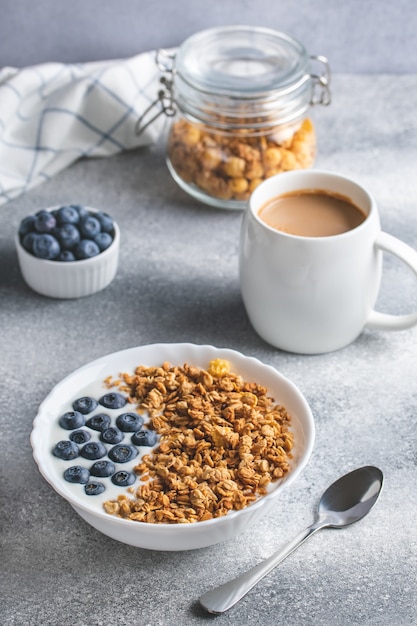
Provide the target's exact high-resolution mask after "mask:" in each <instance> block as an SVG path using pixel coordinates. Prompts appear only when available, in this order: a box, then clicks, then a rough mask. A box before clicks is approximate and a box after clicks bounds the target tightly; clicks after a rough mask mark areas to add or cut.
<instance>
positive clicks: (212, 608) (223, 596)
mask: <svg viewBox="0 0 417 626" xmlns="http://www.w3.org/2000/svg"><path fill="white" fill-rule="evenodd" d="M324 526H325V524H321V523H318V524H313V525H312V526H310V527H309V528H306V529H305V530H303V531H302V532H301V533H299V534H298V535H297V537H296V538H295V539H293V541H291V542H290V543H289V544H287V545H286V546H285V547H284V548H283V549H282V550H278V551H277V552H275V553H274V554H272V555H271V556H270V557H268V558H267V559H265V561H262V562H261V563H259V564H258V565H255V567H252V568H251V569H250V570H249V571H247V572H245V573H244V574H241V575H240V576H238V577H237V578H234V579H233V580H230V581H229V582H227V583H225V584H223V585H220V586H219V587H216V588H215V589H212V590H211V591H207V593H205V594H203V595H202V596H201V598H200V599H199V601H200V604H201V606H202V607H203V608H205V609H206V611H208V612H209V613H216V614H218V613H224V612H225V611H227V610H228V609H230V608H231V607H232V606H234V605H235V604H236V603H237V602H239V600H241V599H242V598H243V596H245V595H246V594H247V593H248V591H250V590H251V589H252V588H253V587H254V586H255V585H256V584H257V583H258V582H259V581H260V580H262V578H263V577H264V576H266V575H267V574H269V572H270V571H271V570H272V569H274V567H276V566H277V565H278V564H279V563H281V561H283V560H284V559H285V558H287V556H289V555H290V554H291V552H294V550H296V548H298V547H299V546H300V545H301V544H302V543H304V541H306V540H307V539H308V538H309V537H311V536H312V535H313V534H314V533H315V532H316V531H317V530H319V529H320V528H323V527H324Z"/></svg>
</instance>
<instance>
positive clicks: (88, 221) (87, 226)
mask: <svg viewBox="0 0 417 626" xmlns="http://www.w3.org/2000/svg"><path fill="white" fill-rule="evenodd" d="M100 231H101V225H100V222H99V221H98V219H97V218H96V217H93V216H92V215H89V216H88V217H85V218H84V219H82V220H81V222H80V233H81V235H83V237H85V238H87V239H93V238H94V237H95V236H96V235H98V234H99V232H100Z"/></svg>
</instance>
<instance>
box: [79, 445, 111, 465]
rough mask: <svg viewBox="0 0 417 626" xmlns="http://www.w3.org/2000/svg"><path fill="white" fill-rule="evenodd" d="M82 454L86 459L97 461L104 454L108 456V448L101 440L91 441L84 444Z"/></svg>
mask: <svg viewBox="0 0 417 626" xmlns="http://www.w3.org/2000/svg"><path fill="white" fill-rule="evenodd" d="M80 454H81V456H82V457H84V458H85V459H90V461H95V460H96V459H102V458H103V456H106V454H107V450H106V446H104V445H103V444H102V443H100V441H90V442H88V443H86V444H84V445H83V447H82V448H81V450H80Z"/></svg>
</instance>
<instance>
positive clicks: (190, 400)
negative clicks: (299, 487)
mask: <svg viewBox="0 0 417 626" xmlns="http://www.w3.org/2000/svg"><path fill="white" fill-rule="evenodd" d="M138 364H141V365H138ZM117 394H119V395H122V396H124V399H125V406H124V407H122V408H117V407H110V408H106V409H105V410H103V406H102V405H101V404H100V402H103V401H104V400H103V398H106V399H108V396H116V395H117ZM80 396H81V397H80ZM84 396H90V400H91V398H95V399H97V400H98V406H97V408H95V409H93V410H92V412H91V413H90V414H88V415H86V416H84V417H85V418H87V419H86V420H85V422H84V424H85V426H81V429H82V430H87V431H89V432H88V433H87V434H88V435H89V436H90V440H89V441H88V443H87V444H85V446H87V447H88V446H89V449H88V453H89V454H88V455H86V451H85V450H83V453H82V454H81V445H80V446H79V448H80V450H78V451H77V450H76V451H75V455H76V457H77V458H75V461H74V460H71V461H70V462H69V463H70V464H71V465H76V466H79V467H75V468H73V469H72V470H71V472H72V477H73V478H74V477H75V481H76V480H78V478H79V477H80V476H81V477H82V478H83V480H87V481H88V472H89V471H91V469H92V466H93V465H94V466H96V465H98V466H100V469H103V466H105V465H106V464H107V465H112V464H113V466H114V467H113V469H112V470H111V471H112V472H115V474H117V479H118V482H116V481H115V478H116V476H113V475H112V476H111V477H107V478H104V479H101V478H99V479H94V480H93V481H91V477H90V481H89V482H88V484H72V483H70V482H67V481H66V480H65V479H64V478H63V474H64V472H65V470H66V469H68V461H66V460H63V459H61V458H56V457H55V456H54V455H53V454H52V453H51V451H52V449H53V448H54V446H56V445H57V442H59V443H61V442H60V441H59V440H60V439H61V438H62V434H63V431H62V429H61V430H59V429H60V428H61V427H60V425H59V420H58V417H59V416H62V414H63V413H64V414H65V412H66V411H68V407H71V406H72V405H73V404H74V400H76V401H77V402H79V401H80V400H83V401H84V402H85V398H84ZM101 396H103V398H102V397H101ZM90 404H91V403H90ZM93 406H95V403H93ZM122 411H123V412H124V413H125V414H124V416H123V419H124V421H123V420H122V421H120V420H121V416H120V415H119V414H120V412H122ZM102 413H106V414H108V415H107V417H106V419H107V418H109V419H110V423H109V421H108V419H107V422H106V427H108V430H111V429H113V430H116V426H117V425H120V426H121V429H122V430H123V429H124V432H123V433H122V434H123V437H124V439H123V441H122V443H117V444H116V445H113V446H112V445H110V444H109V443H108V440H107V435H108V433H106V437H104V433H103V432H101V430H100V427H101V426H100V424H99V422H100V420H104V417H103V415H102ZM135 416H136V417H135ZM134 418H135V419H134ZM137 418H139V419H137ZM132 423H135V424H136V423H137V424H139V426H135V427H134V428H140V431H139V432H131V431H130V426H131V424H132ZM111 434H114V433H111ZM64 435H65V436H66V437H67V438H68V439H70V438H71V437H72V431H68V430H67V431H64ZM70 435H71V437H70ZM151 435H152V436H151ZM77 437H78V434H77ZM72 439H74V437H72ZM145 440H146V441H147V443H144V444H143V445H142V443H143V442H145ZM103 441H104V444H103ZM31 443H32V448H33V454H34V458H35V461H36V463H37V465H38V468H39V470H40V472H41V474H42V475H43V476H44V478H45V479H46V480H47V481H48V482H49V483H50V485H51V486H52V487H53V488H54V489H55V490H56V491H57V492H58V493H59V494H60V495H61V496H62V497H63V498H64V499H65V500H67V502H69V503H70V505H71V506H72V507H73V508H74V509H75V510H76V512H77V513H78V514H79V515H80V516H81V517H82V518H83V519H84V520H86V521H87V522H88V523H89V524H90V525H92V526H93V527H94V528H96V529H97V530H99V531H100V532H102V533H104V534H105V535H108V536H109V537H112V538H113V539H116V540H118V541H122V542H124V543H127V544H129V545H132V546H137V547H141V548H147V549H154V550H188V549H195V548H201V547H205V546H209V545H213V544H215V543H218V542H220V541H224V540H226V539H228V538H231V537H234V536H235V535H237V534H239V533H241V532H243V531H244V530H246V529H247V528H249V527H250V526H251V525H252V524H254V523H256V521H257V520H258V519H259V518H260V517H261V516H262V517H263V516H264V515H265V514H266V513H267V512H268V511H269V510H270V509H271V508H272V507H273V506H274V504H275V503H276V502H277V500H278V497H279V496H280V494H281V493H282V492H283V490H284V488H288V487H289V486H290V485H291V484H292V483H293V482H294V481H295V480H296V478H297V477H298V476H299V474H300V473H301V472H302V470H303V469H304V467H305V466H306V464H307V462H308V459H309V457H310V454H311V451H312V447H313V443H314V420H313V416H312V414H311V410H310V408H309V406H308V404H307V402H306V400H305V398H304V397H303V395H302V394H301V392H300V391H299V390H298V388H297V387H296V386H295V385H294V384H293V383H292V382H291V381H289V380H288V379H287V378H286V377H285V376H283V375H282V374H280V373H279V372H278V371H277V370H276V369H275V368H273V367H271V366H269V365H265V364H263V363H261V362H260V361H258V360H257V359H255V358H253V357H247V356H244V355H243V354H241V353H239V352H237V351H235V350H229V349H222V348H215V347H213V346H198V345H194V344H152V345H148V346H140V347H137V348H131V349H128V350H122V351H120V352H116V353H113V354H110V355H106V356H104V357H102V358H100V359H97V360H96V361H93V362H92V363H88V364H87V365H85V366H83V367H81V368H80V369H78V370H76V371H75V372H73V373H72V374H70V375H69V376H68V377H67V378H65V379H64V380H63V381H61V382H60V383H58V384H57V385H56V386H55V387H54V389H53V390H52V391H51V393H50V394H49V395H48V396H47V398H46V399H45V400H44V402H43V403H42V404H41V406H40V407H39V410H38V414H37V416H36V418H35V421H34V426H33V430H32V434H31ZM72 443H73V441H71V445H72ZM112 443H114V442H112ZM103 446H104V448H105V450H104V452H103ZM119 448H121V450H120V449H119ZM116 449H118V450H117V452H118V454H119V453H120V452H123V453H125V452H129V453H130V452H132V451H133V452H134V454H133V455H132V456H131V457H129V458H121V457H120V456H118V455H116ZM97 450H98V452H99V453H100V454H107V456H104V457H100V458H99V459H98V460H95V457H91V456H90V452H91V451H93V452H95V451H97ZM77 454H78V456H77ZM108 460H110V461H111V463H110V464H109V463H108ZM127 461H128V462H127ZM85 470H87V473H86V471H85ZM71 472H70V473H71ZM84 476H86V478H84ZM93 476H96V474H93ZM132 476H133V479H132ZM128 478H129V479H132V480H130V482H129V480H127V479H128ZM125 479H126V480H125ZM91 483H93V484H91ZM95 483H102V486H103V485H104V489H102V490H101V491H95V488H96V487H97V486H98V487H100V485H97V484H95ZM93 496H94V497H93ZM52 514H53V512H51V515H52ZM140 522H141V523H140Z"/></svg>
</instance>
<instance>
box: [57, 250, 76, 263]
mask: <svg viewBox="0 0 417 626" xmlns="http://www.w3.org/2000/svg"><path fill="white" fill-rule="evenodd" d="M55 261H65V262H69V261H76V258H75V256H74V253H73V252H71V250H61V252H60V253H59V254H58V256H57V257H56V259H55Z"/></svg>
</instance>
